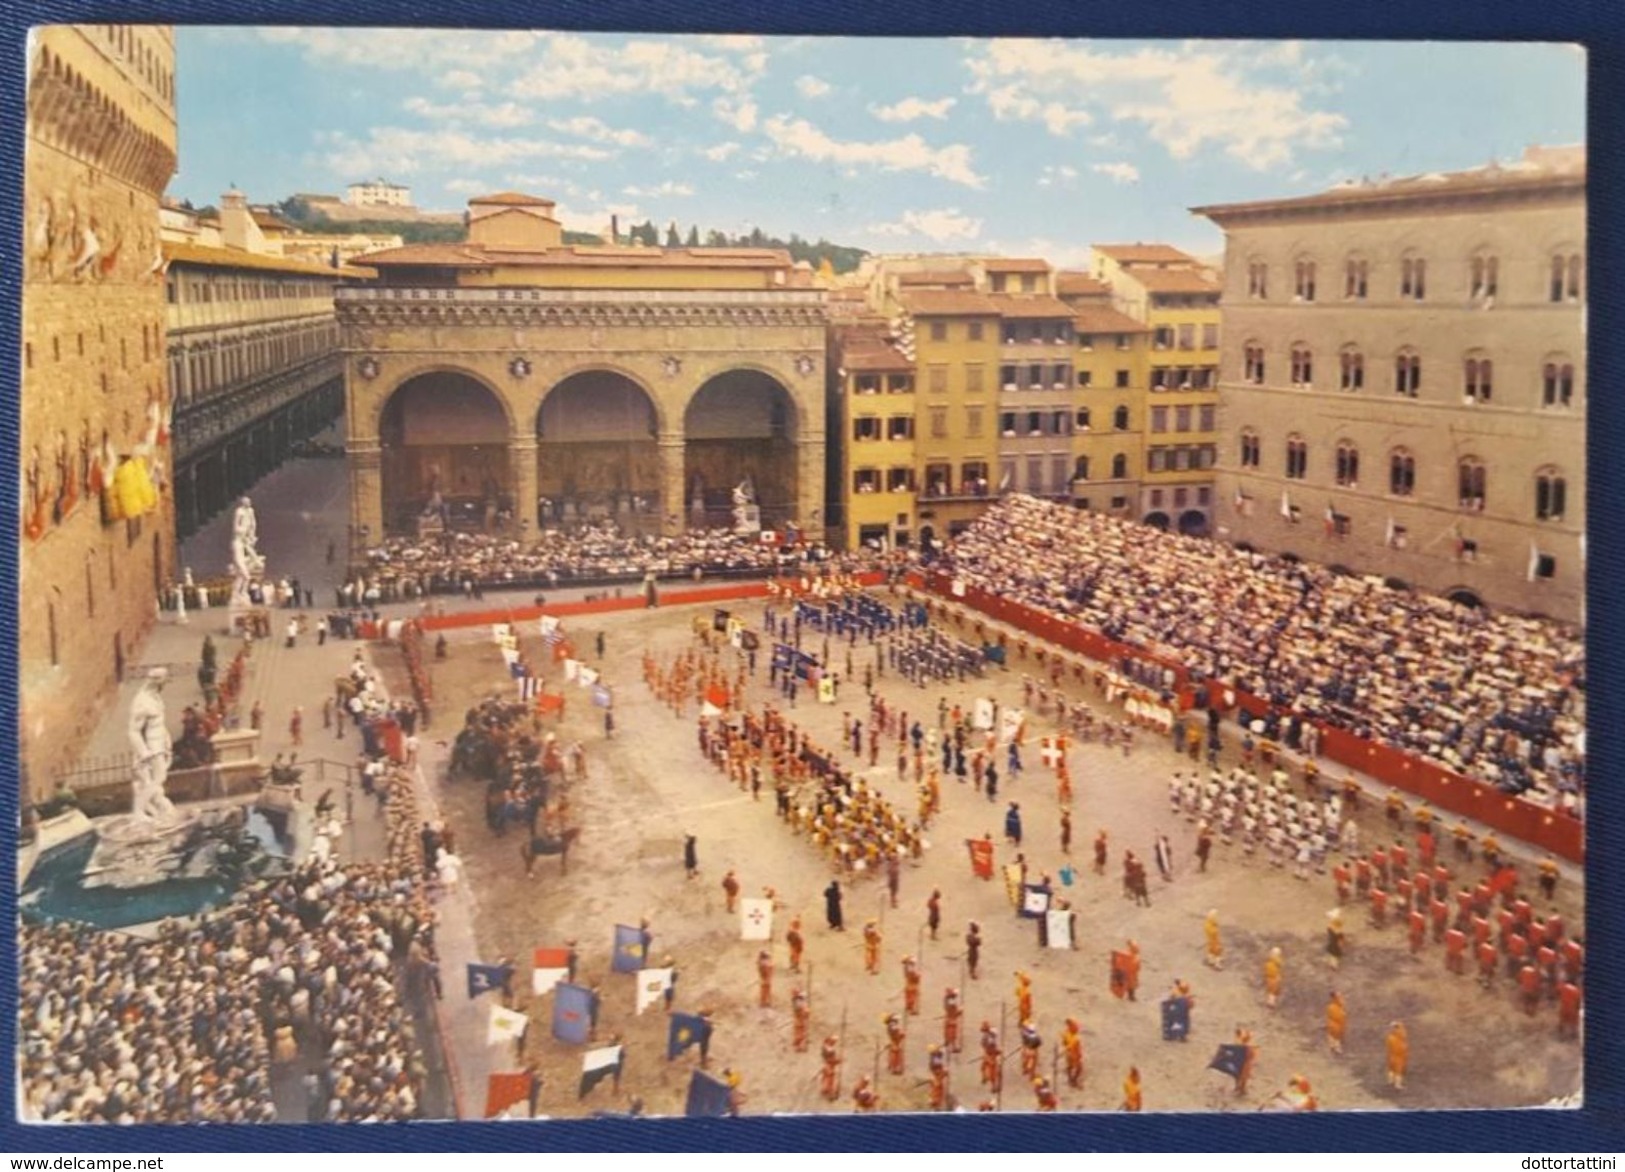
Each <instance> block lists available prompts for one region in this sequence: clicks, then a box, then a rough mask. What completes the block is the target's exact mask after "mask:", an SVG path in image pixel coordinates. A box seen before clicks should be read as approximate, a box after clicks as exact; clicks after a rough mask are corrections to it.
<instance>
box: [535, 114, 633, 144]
mask: <svg viewBox="0 0 1625 1172" xmlns="http://www.w3.org/2000/svg"><path fill="white" fill-rule="evenodd" d="M547 124H548V126H550V127H551V128H552V129H554V130H557V131H558V132H559V133H560V134H573V135H575V136H576V137H577V138H585V139H590V140H592V141H593V142H601V143H605V144H607V145H611V146H623V147H641V146H648V145H649V137H648V136H647V135H644V134H639V133H638V132H637V131H636V130H617V129H615V128H614V127H613V126H607V125H605V124H604V123H603V122H602V121H600V120H599V119H597V118H593V117H591V116H590V115H585V114H583V115H578V116H576V117H574V118H550V119H548V122H547Z"/></svg>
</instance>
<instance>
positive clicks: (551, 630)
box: [536, 614, 564, 645]
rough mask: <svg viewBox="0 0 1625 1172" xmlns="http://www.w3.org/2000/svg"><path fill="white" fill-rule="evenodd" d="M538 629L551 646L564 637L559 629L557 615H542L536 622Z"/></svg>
mask: <svg viewBox="0 0 1625 1172" xmlns="http://www.w3.org/2000/svg"><path fill="white" fill-rule="evenodd" d="M536 628H537V630H539V631H541V633H542V638H544V639H546V640H547V641H548V643H549V645H551V644H553V643H556V642H558V641H559V640H560V639H562V638H563V637H564V634H563V632H562V631H561V630H560V629H559V620H558V616H557V615H550V614H544V615H542V616H541V617H540V618H538V619H537V620H536Z"/></svg>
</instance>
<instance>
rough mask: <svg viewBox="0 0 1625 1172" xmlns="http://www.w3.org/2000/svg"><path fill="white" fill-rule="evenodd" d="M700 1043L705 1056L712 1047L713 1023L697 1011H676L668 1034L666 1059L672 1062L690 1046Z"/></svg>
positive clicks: (702, 1055) (701, 1053)
mask: <svg viewBox="0 0 1625 1172" xmlns="http://www.w3.org/2000/svg"><path fill="white" fill-rule="evenodd" d="M693 1045H698V1046H699V1048H700V1057H701V1058H704V1057H705V1055H706V1053H707V1052H708V1051H709V1050H710V1048H711V1023H710V1022H709V1021H707V1020H706V1019H705V1018H703V1017H701V1016H700V1015H699V1014H697V1013H674V1014H672V1015H671V1027H670V1029H669V1030H668V1032H667V1034H666V1061H667V1062H670V1061H671V1060H672V1059H673V1058H676V1057H677V1056H678V1055H679V1054H681V1053H682V1052H683V1051H685V1050H687V1049H688V1048H689V1047H690V1046H693Z"/></svg>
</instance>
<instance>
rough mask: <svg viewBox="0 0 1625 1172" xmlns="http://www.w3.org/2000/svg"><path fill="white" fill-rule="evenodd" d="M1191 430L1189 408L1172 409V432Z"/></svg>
mask: <svg viewBox="0 0 1625 1172" xmlns="http://www.w3.org/2000/svg"><path fill="white" fill-rule="evenodd" d="M1190 429H1191V409H1190V408H1189V407H1175V408H1174V430H1175V431H1189V430H1190Z"/></svg>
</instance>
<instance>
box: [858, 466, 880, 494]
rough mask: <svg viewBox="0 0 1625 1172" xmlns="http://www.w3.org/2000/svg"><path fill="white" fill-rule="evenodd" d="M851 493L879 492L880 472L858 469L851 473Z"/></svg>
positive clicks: (872, 469)
mask: <svg viewBox="0 0 1625 1172" xmlns="http://www.w3.org/2000/svg"><path fill="white" fill-rule="evenodd" d="M852 491H853V492H879V491H880V472H879V470H878V469H875V468H859V469H858V470H857V471H856V472H854V473H852Z"/></svg>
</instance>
